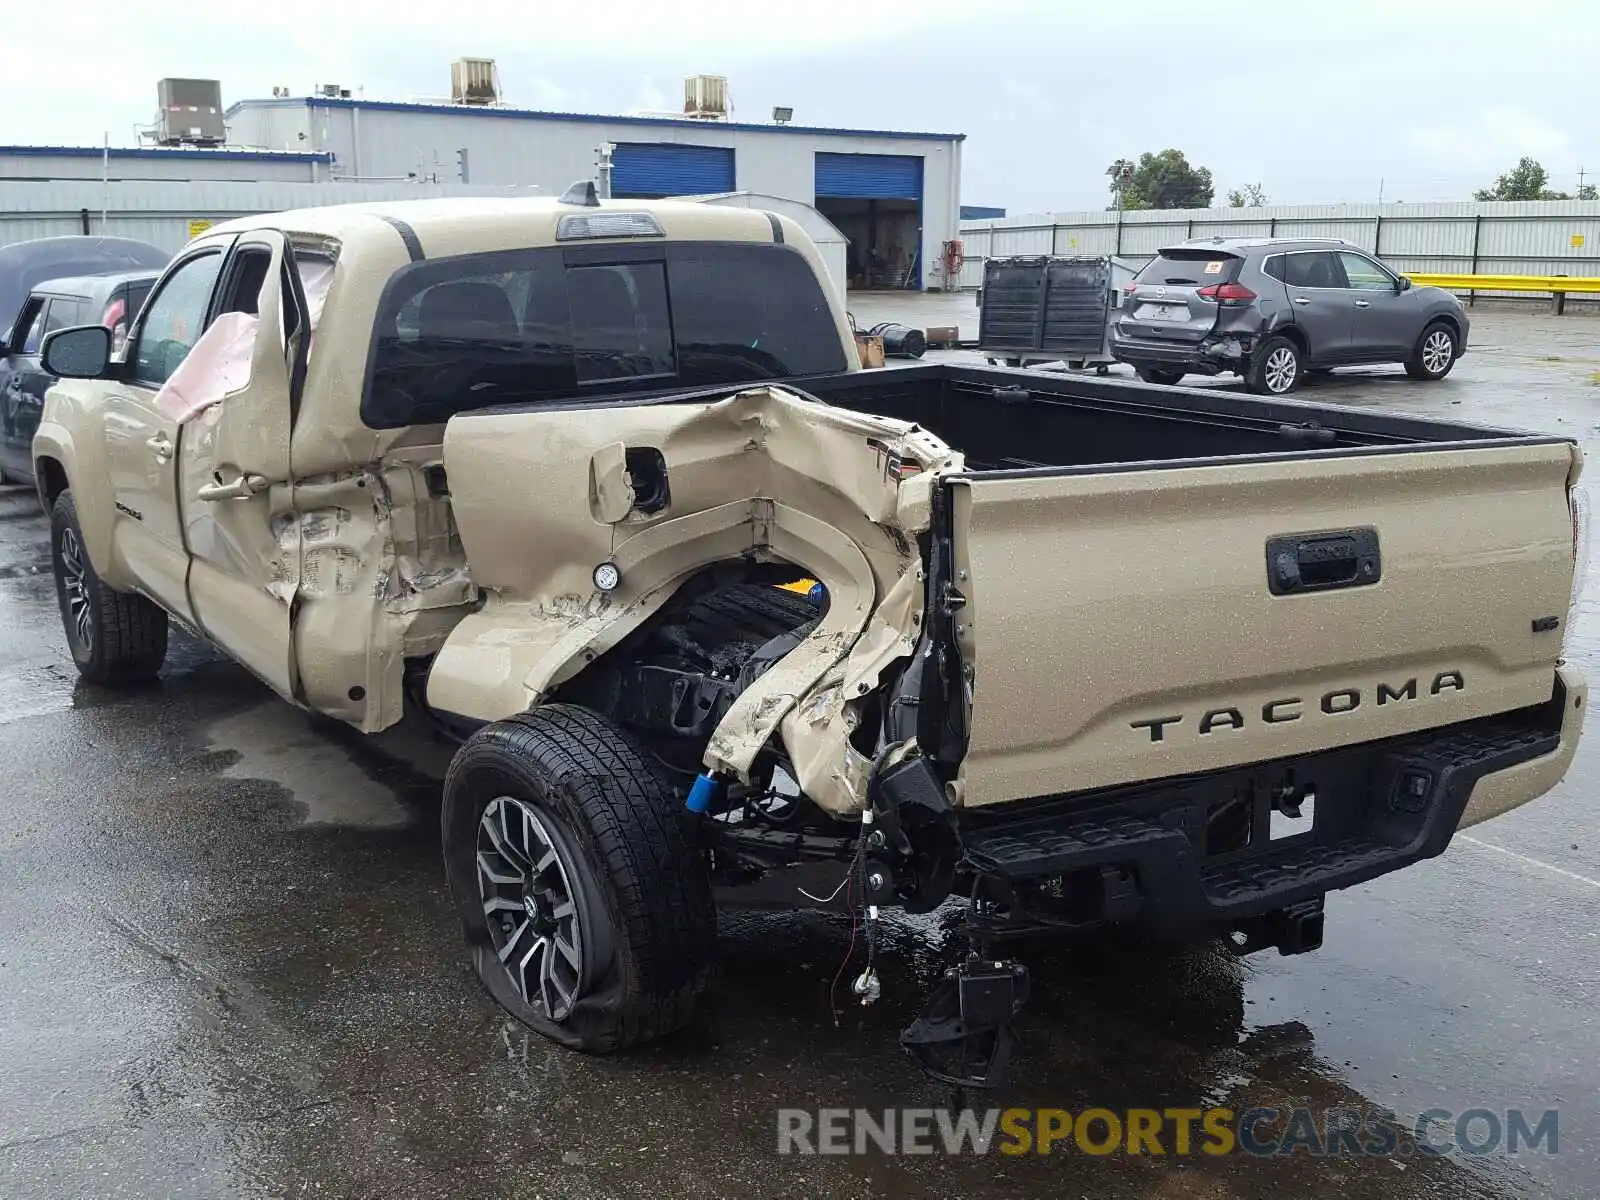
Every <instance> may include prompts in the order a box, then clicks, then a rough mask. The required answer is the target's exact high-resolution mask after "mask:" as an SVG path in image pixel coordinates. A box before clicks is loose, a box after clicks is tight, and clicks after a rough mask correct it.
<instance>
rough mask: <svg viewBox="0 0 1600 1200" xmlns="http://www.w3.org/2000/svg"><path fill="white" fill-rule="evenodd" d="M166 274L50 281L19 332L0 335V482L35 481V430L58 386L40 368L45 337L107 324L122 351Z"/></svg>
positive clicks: (38, 290)
mask: <svg viewBox="0 0 1600 1200" xmlns="http://www.w3.org/2000/svg"><path fill="white" fill-rule="evenodd" d="M160 274H161V272H160V271H156V270H141V271H123V272H119V273H118V274H115V275H80V276H75V277H73V278H70V279H47V280H45V281H44V282H42V283H39V284H36V285H35V286H34V288H33V290H32V291H31V292H29V293H28V296H27V299H25V300H24V301H23V302H22V307H21V309H20V310H18V312H17V319H16V322H15V325H14V327H13V329H12V330H11V331H10V332H9V333H3V334H0V483H32V482H33V449H32V447H33V431H34V430H35V429H37V428H38V427H39V414H40V413H42V412H43V411H44V394H45V392H46V391H47V390H49V387H50V385H51V384H52V383H54V382H55V377H54V376H52V375H51V374H49V372H47V371H46V370H45V369H44V368H43V367H42V366H40V365H39V347H40V343H41V342H43V341H44V336H45V334H47V333H53V332H54V331H55V330H57V329H66V328H69V327H71V326H73V325H104V326H105V327H106V328H107V329H109V330H111V339H112V341H111V345H112V352H113V353H120V352H121V350H122V343H123V342H124V341H125V340H126V339H127V336H128V327H129V326H130V325H132V324H133V319H134V318H135V317H137V316H138V315H139V309H140V308H141V307H142V306H143V305H144V302H145V298H146V297H147V296H149V295H150V289H151V287H153V286H154V284H155V281H156V279H157V278H158V277H159V276H160Z"/></svg>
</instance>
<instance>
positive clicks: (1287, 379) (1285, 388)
mask: <svg viewBox="0 0 1600 1200" xmlns="http://www.w3.org/2000/svg"><path fill="white" fill-rule="evenodd" d="M1300 375H1301V369H1300V347H1298V346H1296V345H1295V344H1294V343H1293V342H1291V341H1290V340H1289V339H1288V338H1286V337H1269V338H1268V339H1267V340H1266V341H1264V342H1262V343H1261V346H1260V348H1259V349H1257V350H1256V353H1255V357H1254V358H1253V359H1251V362H1250V373H1249V374H1248V375H1247V376H1245V382H1246V384H1247V385H1248V386H1249V388H1250V390H1251V391H1252V392H1263V393H1265V394H1266V395H1269V396H1286V395H1288V394H1289V393H1290V392H1292V391H1294V389H1295V388H1296V387H1298V386H1299V385H1300Z"/></svg>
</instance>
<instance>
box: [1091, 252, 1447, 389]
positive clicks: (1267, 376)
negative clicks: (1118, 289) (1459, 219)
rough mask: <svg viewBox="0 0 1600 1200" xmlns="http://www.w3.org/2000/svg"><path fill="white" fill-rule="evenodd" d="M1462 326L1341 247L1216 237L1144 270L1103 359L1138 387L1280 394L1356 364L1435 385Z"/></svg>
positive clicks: (1443, 294) (1435, 296)
mask: <svg viewBox="0 0 1600 1200" xmlns="http://www.w3.org/2000/svg"><path fill="white" fill-rule="evenodd" d="M1469 325H1470V323H1469V322H1468V320H1467V314H1466V313H1465V312H1464V311H1463V310H1462V307H1461V302H1460V301H1459V300H1457V299H1456V298H1455V296H1453V295H1451V294H1450V293H1449V292H1447V291H1444V290H1443V289H1442V288H1433V287H1413V286H1412V283H1411V281H1410V280H1409V279H1407V278H1406V277H1405V276H1403V275H1399V274H1397V273H1395V272H1394V271H1391V270H1390V269H1389V268H1388V267H1386V266H1384V265H1383V264H1382V263H1380V262H1379V261H1378V260H1377V259H1376V258H1373V257H1372V256H1371V255H1370V254H1366V253H1363V252H1362V251H1360V250H1357V249H1356V248H1355V247H1354V246H1351V245H1349V244H1348V243H1346V242H1342V241H1326V240H1319V239H1306V238H1216V239H1213V240H1210V241H1204V242H1186V243H1184V244H1183V245H1181V246H1173V247H1170V248H1168V249H1165V250H1162V251H1160V252H1159V253H1158V254H1157V255H1156V257H1155V258H1153V259H1151V260H1150V261H1149V262H1148V263H1146V264H1145V266H1144V269H1143V270H1141V271H1140V272H1139V274H1138V275H1137V276H1135V278H1134V279H1133V282H1131V283H1129V284H1127V285H1126V287H1125V288H1124V290H1123V296H1122V303H1121V305H1120V306H1119V307H1118V309H1117V310H1116V311H1115V312H1114V313H1113V319H1112V324H1111V352H1112V354H1113V355H1114V356H1115V357H1116V359H1117V360H1118V361H1119V362H1125V363H1131V364H1132V365H1133V367H1134V369H1135V370H1136V371H1137V372H1138V375H1139V378H1140V379H1143V380H1144V381H1145V382H1146V383H1177V382H1178V380H1179V379H1181V378H1183V376H1185V375H1189V374H1196V375H1220V374H1221V373H1223V372H1224V371H1231V372H1232V373H1234V374H1236V375H1239V376H1241V377H1242V378H1243V379H1244V380H1245V382H1246V383H1247V384H1248V385H1249V387H1250V390H1251V391H1255V392H1268V393H1271V394H1273V395H1279V396H1281V395H1283V394H1284V393H1286V392H1291V391H1293V390H1294V389H1295V387H1297V386H1298V385H1299V383H1300V380H1301V379H1302V378H1303V377H1304V376H1305V375H1306V374H1307V373H1308V372H1323V371H1326V370H1328V369H1329V368H1331V367H1343V366H1353V365H1355V364H1357V363H1403V364H1405V368H1406V373H1407V374H1408V375H1410V376H1411V377H1412V378H1413V379H1443V378H1444V377H1445V376H1446V375H1448V374H1449V373H1450V368H1451V367H1453V366H1454V365H1455V361H1456V359H1457V358H1459V357H1461V355H1463V354H1465V353H1466V350H1467V330H1468V328H1469Z"/></svg>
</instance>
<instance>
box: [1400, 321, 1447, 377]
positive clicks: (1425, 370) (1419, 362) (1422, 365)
mask: <svg viewBox="0 0 1600 1200" xmlns="http://www.w3.org/2000/svg"><path fill="white" fill-rule="evenodd" d="M1459 348H1460V342H1459V340H1458V339H1457V336H1456V331H1455V330H1454V329H1452V328H1450V326H1449V325H1448V324H1446V323H1445V322H1444V321H1435V322H1433V323H1432V324H1431V325H1429V326H1428V327H1427V328H1426V329H1424V330H1423V331H1422V336H1421V337H1420V338H1418V339H1417V344H1416V347H1415V348H1414V349H1413V350H1412V351H1411V357H1410V358H1408V359H1407V360H1406V374H1407V375H1409V376H1411V378H1413V379H1426V380H1437V379H1443V378H1444V377H1445V376H1446V375H1448V374H1450V368H1451V367H1453V366H1455V365H1456V357H1457V354H1458V353H1459Z"/></svg>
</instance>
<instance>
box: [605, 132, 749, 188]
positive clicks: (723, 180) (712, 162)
mask: <svg viewBox="0 0 1600 1200" xmlns="http://www.w3.org/2000/svg"><path fill="white" fill-rule="evenodd" d="M733 190H734V187H733V151H732V149H730V148H727V147H724V146H678V145H673V144H671V143H667V142H619V143H617V146H616V149H614V150H613V151H612V152H611V194H612V195H613V196H619V197H630V196H631V197H633V198H635V199H638V198H640V197H648V196H698V195H704V194H707V193H712V192H731V191H733Z"/></svg>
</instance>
